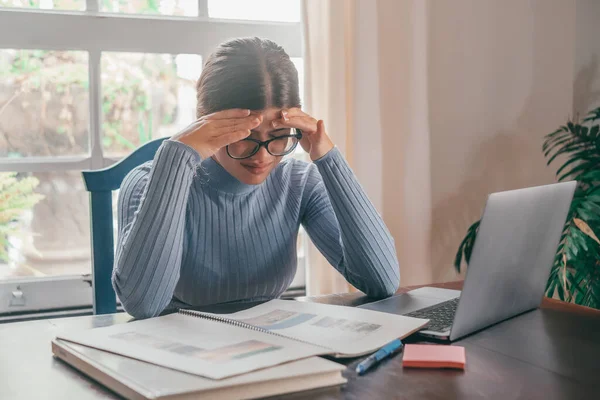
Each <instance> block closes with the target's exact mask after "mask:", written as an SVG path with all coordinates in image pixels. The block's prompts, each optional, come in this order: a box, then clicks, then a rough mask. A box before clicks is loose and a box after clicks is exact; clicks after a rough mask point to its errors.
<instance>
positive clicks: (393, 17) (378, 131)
mask: <svg viewBox="0 0 600 400" xmlns="http://www.w3.org/2000/svg"><path fill="white" fill-rule="evenodd" d="M303 17H304V25H305V35H304V37H305V93H306V94H305V99H306V104H305V108H306V110H307V112H308V113H310V114H312V115H314V116H315V117H316V118H320V119H323V120H324V121H325V126H326V128H327V132H328V133H329V135H330V136H331V138H332V140H333V141H334V142H335V144H336V145H337V146H338V147H339V148H340V150H341V151H342V152H343V153H344V154H345V157H346V160H347V161H348V162H349V163H350V166H351V167H352V168H353V170H354V172H355V174H356V175H357V177H358V179H359V181H360V182H361V184H362V186H363V187H364V188H365V190H366V192H367V194H368V195H369V197H370V199H371V201H373V203H374V204H375V207H376V208H377V209H378V211H379V212H380V213H381V214H382V216H383V218H384V220H385V221H386V224H387V226H388V228H390V230H391V232H392V235H393V236H394V238H395V241H396V249H397V251H398V255H399V260H400V264H401V270H403V271H402V272H401V279H402V284H407V283H408V284H410V283H422V282H423V283H425V282H428V281H430V280H431V273H430V269H429V253H428V250H427V248H428V237H429V226H430V224H429V219H430V214H429V213H430V209H431V207H430V204H429V199H430V196H429V192H430V188H429V185H428V183H429V169H428V167H429V160H428V126H427V98H426V96H427V87H426V76H425V74H426V68H424V67H425V62H426V51H425V49H426V47H425V46H421V44H422V42H424V41H425V40H426V29H425V19H424V18H425V4H424V3H423V2H421V1H417V0H415V1H395V0H380V1H373V0H304V2H303ZM384 132H388V133H390V134H388V135H385V134H384ZM409 167H410V169H411V173H410V174H408V169H409ZM308 264H309V266H308V271H307V291H308V293H309V294H310V295H316V294H324V293H339V292H346V291H349V290H353V288H352V287H351V286H350V285H348V284H347V283H346V282H345V280H344V279H343V278H342V277H341V276H340V275H339V274H338V273H337V272H336V271H335V270H334V268H333V267H331V266H330V265H329V264H328V263H327V262H326V260H325V259H324V258H323V257H322V256H321V255H320V253H319V252H318V250H316V248H315V247H314V246H310V249H309V263H308ZM403 266H411V271H410V274H404V272H409V271H404V269H405V268H403ZM407 276H408V278H406V277H407Z"/></svg>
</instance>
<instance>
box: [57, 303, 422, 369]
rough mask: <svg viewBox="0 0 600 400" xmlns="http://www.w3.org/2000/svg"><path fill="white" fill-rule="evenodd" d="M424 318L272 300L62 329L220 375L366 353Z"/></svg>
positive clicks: (96, 343) (106, 346)
mask: <svg viewBox="0 0 600 400" xmlns="http://www.w3.org/2000/svg"><path fill="white" fill-rule="evenodd" d="M427 322H428V320H424V319H418V318H411V317H405V316H400V315H393V314H387V313H382V312H379V311H373V310H366V309H359V308H352V307H343V306H335V305H329V304H317V303H305V302H298V301H290V300H271V301H269V302H266V303H263V304H260V305H258V306H255V307H252V308H250V309H247V310H244V311H240V312H237V313H233V314H211V313H204V312H199V311H192V310H180V311H179V312H178V313H175V314H170V315H165V316H161V317H156V318H150V319H146V320H140V321H133V322H130V323H127V324H121V325H114V326H110V327H106V328H97V329H92V330H85V331H76V332H67V333H61V334H59V335H58V338H59V339H63V340H67V341H70V342H75V343H79V344H82V345H85V346H89V347H93V348H97V349H101V350H105V351H110V352H113V353H116V354H121V355H125V356H127V357H131V358H135V359H138V360H142V361H146V362H150V363H154V364H157V365H161V366H164V367H167V368H172V369H175V370H179V371H182V372H187V373H191V374H196V375H200V376H204V377H207V378H211V379H223V378H228V377H231V376H234V375H238V374H243V373H247V372H250V371H255V370H258V369H261V368H267V367H271V366H274V365H278V364H282V363H286V362H289V361H294V360H299V359H302V358H307V357H311V356H315V355H332V356H335V357H356V356H361V355H364V354H367V353H370V352H373V351H375V350H377V349H379V348H380V347H382V346H384V345H385V344H387V343H388V342H390V341H392V340H394V339H396V338H404V337H406V336H408V335H410V334H411V333H413V332H416V331H417V330H419V329H421V328H422V327H424V326H425V325H426V323H427Z"/></svg>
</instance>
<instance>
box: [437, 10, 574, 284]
mask: <svg viewBox="0 0 600 400" xmlns="http://www.w3.org/2000/svg"><path fill="white" fill-rule="evenodd" d="M430 5H431V8H430V11H431V13H430V21H429V22H430V24H429V27H430V31H429V32H430V38H429V40H430V41H429V46H430V57H429V83H430V85H429V119H430V128H431V130H430V136H431V155H430V157H431V161H432V171H431V172H432V174H431V179H432V185H431V187H432V205H433V210H432V219H433V225H432V238H431V245H432V248H431V250H432V269H433V278H434V280H436V281H442V280H448V279H452V278H453V277H454V273H453V271H452V269H451V268H450V265H451V263H452V261H453V257H454V254H455V252H456V249H457V247H458V245H459V243H460V241H461V239H462V237H463V236H464V233H465V232H466V229H467V228H468V226H469V225H470V224H471V223H472V222H473V221H476V220H477V219H478V218H479V215H480V212H481V209H482V207H483V206H484V202H485V197H486V195H487V194H488V193H489V192H493V191H499V190H507V189H513V188H519V187H524V186H533V185H539V184H544V183H551V182H553V181H554V171H555V168H554V167H553V166H550V167H547V166H546V163H545V160H544V157H543V154H542V151H541V146H542V143H543V136H544V135H545V134H547V133H550V132H551V131H553V130H554V129H556V128H557V127H558V125H559V124H562V123H563V122H565V121H566V119H567V118H568V117H569V116H570V114H571V109H572V92H573V79H572V77H573V65H574V61H573V54H574V48H575V43H576V42H575V35H574V32H575V29H574V24H575V18H574V17H575V4H574V2H569V1H562V0H550V1H549V0H536V1H523V0H511V1H506V0H502V1H477V0H470V1H469V0H461V1H452V2H449V1H448V2H446V1H432V2H430Z"/></svg>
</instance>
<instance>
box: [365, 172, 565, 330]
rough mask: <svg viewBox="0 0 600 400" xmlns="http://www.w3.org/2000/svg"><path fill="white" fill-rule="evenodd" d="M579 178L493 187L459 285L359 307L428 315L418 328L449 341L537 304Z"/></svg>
mask: <svg viewBox="0 0 600 400" xmlns="http://www.w3.org/2000/svg"><path fill="white" fill-rule="evenodd" d="M576 185H577V182H575V181H570V182H564V183H556V184H551V185H544V186H537V187H530V188H524V189H517V190H510V191H505V192H498V193H492V194H490V195H489V196H488V198H487V201H486V205H485V208H484V211H483V215H482V218H481V224H480V225H479V231H478V233H477V237H476V239H475V243H474V245H473V251H472V253H471V259H470V262H469V266H468V268H467V274H466V276H465V281H464V284H463V289H462V291H458V290H450V289H441V288H434V287H423V288H420V289H416V290H413V291H410V292H408V293H405V294H401V295H398V296H393V297H389V298H387V299H384V300H380V301H376V302H373V303H369V304H364V305H362V306H360V307H362V308H367V309H371V310H377V311H383V312H388V313H392V314H400V315H408V316H414V317H420V318H427V319H429V320H430V322H429V324H428V325H427V326H426V327H425V328H424V330H421V331H420V332H419V333H420V334H421V335H423V336H427V337H429V338H434V339H440V340H446V341H455V340H457V339H459V338H461V337H464V336H466V335H468V334H471V333H473V332H476V331H479V330H481V329H484V328H486V327H488V326H490V325H492V324H495V323H498V322H500V321H503V320H506V319H508V318H511V317H513V316H515V315H518V314H522V313H524V312H526V311H529V310H532V309H535V308H538V307H539V305H540V303H541V301H542V298H543V295H544V291H545V288H546V282H547V280H548V277H549V274H550V269H551V266H552V264H553V263H554V257H555V255H556V251H557V248H558V244H559V241H560V237H561V234H562V231H563V228H564V225H565V222H566V219H567V216H568V214H569V208H570V205H571V201H572V199H573V195H574V193H575V187H576Z"/></svg>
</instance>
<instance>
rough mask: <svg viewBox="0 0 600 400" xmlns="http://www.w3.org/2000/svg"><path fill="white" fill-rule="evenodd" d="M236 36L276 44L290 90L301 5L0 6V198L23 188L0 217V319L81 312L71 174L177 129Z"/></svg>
mask: <svg viewBox="0 0 600 400" xmlns="http://www.w3.org/2000/svg"><path fill="white" fill-rule="evenodd" d="M240 36H260V37H266V38H271V39H272V40H275V41H276V42H278V43H279V44H281V45H282V46H283V47H284V48H285V49H286V51H287V52H288V53H289V54H290V56H291V57H292V58H293V61H294V63H295V65H296V67H297V68H298V71H299V74H300V80H301V82H302V79H303V72H302V26H301V23H300V5H299V0H289V1H286V2H281V1H275V0H254V1H249V0H218V1H213V0H0V38H2V39H0V191H2V190H4V192H3V193H5V192H6V191H7V190H9V189H10V190H14V191H19V192H20V193H27V196H25V197H21V198H19V201H18V202H15V204H13V207H14V208H16V209H17V210H20V214H21V217H20V218H19V220H18V221H19V222H18V223H17V224H16V225H15V223H14V222H11V221H12V219H11V218H10V215H8V216H6V215H5V216H1V217H0V247H1V248H7V249H8V251H7V254H6V255H5V257H4V258H5V260H4V261H0V293H2V296H1V298H2V300H1V301H0V314H3V313H18V312H27V311H39V310H51V309H67V308H74V307H90V306H91V299H92V293H91V287H90V285H89V274H90V273H91V261H90V233H89V205H88V202H89V199H88V194H87V192H86V191H85V188H84V186H83V181H82V178H81V170H84V169H98V168H102V167H106V166H109V165H111V164H113V163H115V162H116V161H118V160H119V159H121V158H122V157H124V156H126V155H127V154H129V153H130V152H131V151H132V150H133V149H135V148H137V147H138V146H140V145H141V144H143V143H145V142H147V141H149V140H151V139H154V138H158V137H164V136H168V135H171V134H173V133H175V132H177V131H178V130H180V129H181V128H182V127H184V126H187V125H188V124H189V123H190V122H191V121H192V120H193V119H194V117H195V106H196V96H195V82H196V80H197V78H198V76H199V75H200V72H201V68H202V60H204V59H206V57H207V56H208V55H209V54H210V53H211V52H212V51H213V50H214V48H215V46H217V45H218V44H219V43H221V42H223V41H225V40H227V39H229V38H232V37H240ZM301 90H302V86H301ZM295 156H296V157H299V158H303V157H305V155H304V154H302V151H300V150H299V151H298V152H297V154H295ZM0 194H2V193H0ZM114 198H115V199H116V193H115V194H114ZM0 214H1V213H0ZM306 240H307V239H306V234H305V233H304V231H301V235H300V237H299V249H298V256H299V264H298V265H299V268H298V274H297V276H296V279H295V280H294V283H293V285H294V286H303V285H304V268H303V267H304V256H303V254H304V244H305V243H306ZM5 242H6V243H5ZM5 244H8V246H5ZM13 293H15V294H14V295H13ZM41 294H44V295H45V294H47V295H48V296H51V298H48V297H45V296H42V295H41Z"/></svg>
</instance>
